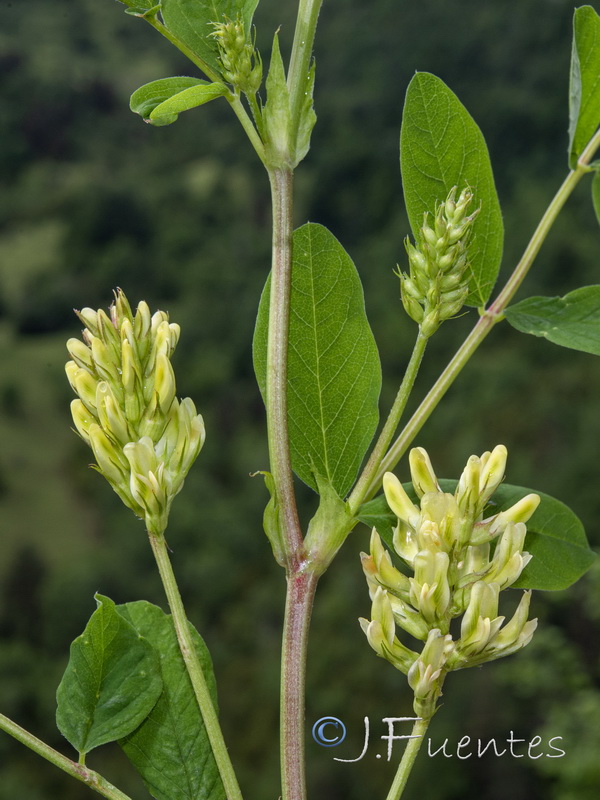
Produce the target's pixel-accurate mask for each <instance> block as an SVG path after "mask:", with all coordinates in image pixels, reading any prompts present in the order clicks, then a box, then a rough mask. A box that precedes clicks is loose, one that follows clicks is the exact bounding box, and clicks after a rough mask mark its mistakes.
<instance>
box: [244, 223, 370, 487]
mask: <svg viewBox="0 0 600 800" xmlns="http://www.w3.org/2000/svg"><path fill="white" fill-rule="evenodd" d="M293 247H294V260H293V268H292V290H291V300H290V303H291V311H290V340H289V354H288V388H289V391H288V417H289V429H290V444H291V453H292V466H293V469H294V471H295V472H296V474H297V475H298V477H300V478H301V479H302V480H303V481H304V482H305V483H307V484H308V485H309V486H312V488H313V489H315V490H316V489H317V483H316V478H315V472H318V473H319V474H320V475H321V476H323V478H324V479H325V480H327V481H328V482H329V483H330V484H331V486H332V487H333V488H334V489H335V491H336V492H337V494H338V495H339V496H340V497H344V496H345V494H346V493H347V491H348V490H349V489H350V487H351V486H352V484H353V482H354V479H355V477H356V474H357V472H358V469H359V467H360V464H361V461H362V459H363V457H364V455H365V452H366V450H367V447H368V446H369V443H370V441H371V439H372V438H373V434H374V433H375V429H376V427H377V420H378V415H379V414H378V408H377V403H378V398H379V391H380V388H381V367H380V365H379V356H378V353H377V346H376V344H375V340H374V338H373V334H372V332H371V329H370V327H369V323H368V321H367V317H366V314H365V306H364V297H363V291H362V286H361V283H360V278H359V277H358V273H357V272H356V268H355V266H354V264H353V263H352V260H351V258H350V256H349V255H348V254H347V253H346V251H345V250H344V249H343V247H342V246H341V244H340V243H339V242H338V241H337V239H336V238H335V237H334V236H333V234H331V233H330V232H329V231H328V230H327V228H324V227H323V226H321V225H315V224H313V223H309V224H307V225H303V226H302V227H301V228H299V229H298V230H297V231H296V232H295V233H294V240H293ZM269 294H270V280H268V281H267V285H266V286H265V290H264V292H263V295H262V298H261V301H260V307H259V310H258V318H257V321H256V331H255V334H254V368H255V371H256V377H257V380H258V385H259V387H260V390H261V392H262V395H263V397H265V396H266V372H267V337H268V326H269Z"/></svg>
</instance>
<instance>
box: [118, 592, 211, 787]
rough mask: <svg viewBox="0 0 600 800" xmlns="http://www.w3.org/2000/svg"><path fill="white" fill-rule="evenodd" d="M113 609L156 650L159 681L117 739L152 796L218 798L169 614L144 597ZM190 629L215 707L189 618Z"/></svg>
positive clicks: (206, 658) (206, 659)
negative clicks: (131, 726) (148, 703)
mask: <svg viewBox="0 0 600 800" xmlns="http://www.w3.org/2000/svg"><path fill="white" fill-rule="evenodd" d="M117 610H118V612H119V613H120V614H121V615H122V617H123V618H124V619H126V620H127V621H128V622H129V623H130V624H131V625H132V626H133V627H134V628H135V630H136V631H138V633H139V634H140V635H141V636H144V637H146V638H147V640H148V641H149V642H150V644H151V645H152V646H153V647H154V648H155V650H156V652H157V653H160V669H161V674H162V681H163V687H164V688H163V693H162V694H161V696H160V698H159V700H158V702H157V703H156V705H155V706H154V708H153V709H152V711H151V713H150V715H149V716H148V717H147V719H145V720H144V722H143V723H142V724H141V725H140V727H139V728H137V730H135V731H134V732H133V733H131V734H130V735H128V736H126V737H125V738H122V739H121V740H120V741H119V744H120V745H121V747H122V748H123V750H124V751H125V754H126V755H127V757H128V758H129V760H130V761H131V762H132V764H133V765H134V766H135V768H136V769H137V770H138V772H139V773H140V775H141V776H142V778H143V779H144V782H145V784H146V786H147V788H148V791H149V792H150V794H151V795H152V796H153V797H155V798H157V800H180V799H181V800H224V798H225V791H224V789H223V785H222V783H221V778H220V776H219V772H218V769H217V765H216V763H215V760H214V756H213V754H212V749H211V746H210V742H209V740H208V734H207V732H206V728H205V726H204V722H203V721H202V715H201V714H200V711H199V709H198V704H197V702H196V697H195V695H194V690H193V689H192V684H191V682H190V679H189V677H188V674H187V670H186V668H185V664H184V661H183V658H182V656H181V652H180V650H179V645H178V643H177V635H176V633H175V628H174V626H173V622H172V619H171V617H170V615H168V614H165V613H164V611H163V610H162V609H160V608H158V606H155V605H152V603H148V602H146V601H145V600H140V601H138V602H135V603H127V604H126V605H122V606H118V609H117ZM190 630H191V632H192V637H193V640H194V645H195V648H196V652H197V654H198V657H199V658H200V663H201V664H202V667H203V671H204V675H205V677H206V680H207V683H208V686H209V690H210V694H211V697H212V699H213V703H214V705H215V707H216V705H217V696H216V685H215V679H214V673H213V669H212V662H211V658H210V654H209V652H208V649H207V647H206V645H205V644H204V642H203V640H202V639H201V637H200V635H199V634H198V632H197V631H196V630H195V628H193V627H192V625H191V624H190Z"/></svg>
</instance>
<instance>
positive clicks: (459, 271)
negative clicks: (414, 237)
mask: <svg viewBox="0 0 600 800" xmlns="http://www.w3.org/2000/svg"><path fill="white" fill-rule="evenodd" d="M472 199H473V193H472V192H471V190H470V189H463V191H462V192H461V193H460V196H459V198H458V200H456V187H454V188H453V189H452V190H451V192H450V194H449V195H448V197H447V198H446V200H445V201H444V202H443V203H440V204H439V206H437V208H436V211H435V215H434V219H433V222H430V218H429V214H428V213H426V214H425V216H424V219H423V226H422V228H421V232H420V234H421V235H420V241H417V242H416V243H415V244H414V245H413V244H411V242H410V239H409V238H408V237H407V238H406V240H405V246H406V252H407V254H408V262H409V266H410V273H409V274H408V275H407V274H406V273H403V272H399V273H398V275H399V277H400V293H401V296H402V304H403V305H404V308H405V310H406V313H407V314H408V315H409V316H410V317H411V318H412V319H414V321H415V322H417V323H418V324H419V325H420V327H421V333H422V334H423V335H424V336H427V337H429V336H431V335H432V334H434V333H435V331H436V330H437V329H438V328H439V326H440V325H441V324H442V322H444V320H446V319H449V318H450V317H452V316H454V315H455V314H457V313H458V312H459V311H460V309H461V308H462V307H463V305H464V303H465V300H466V298H467V295H468V293H469V286H468V284H469V270H468V267H469V261H468V244H469V239H470V238H471V232H472V225H473V221H474V219H475V217H476V216H477V214H478V213H479V209H477V210H476V211H474V212H473V213H472V214H471V215H470V216H467V209H468V207H469V205H470V203H471V201H472Z"/></svg>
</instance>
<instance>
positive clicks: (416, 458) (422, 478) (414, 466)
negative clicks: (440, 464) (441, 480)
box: [408, 447, 440, 497]
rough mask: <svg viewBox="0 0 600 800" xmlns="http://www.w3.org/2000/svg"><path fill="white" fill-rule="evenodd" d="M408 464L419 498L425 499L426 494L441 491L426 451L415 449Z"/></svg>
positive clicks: (419, 448) (410, 454) (409, 457)
mask: <svg viewBox="0 0 600 800" xmlns="http://www.w3.org/2000/svg"><path fill="white" fill-rule="evenodd" d="M408 462H409V465H410V475H411V478H412V484H413V487H414V490H415V492H416V493H417V495H418V496H419V497H423V495H424V494H425V493H426V492H439V491H440V487H439V484H438V480H437V478H436V475H435V472H434V471H433V467H432V466H431V460H430V458H429V454H428V453H427V451H426V450H424V449H423V448H422V447H413V449H412V450H411V451H410V453H409V456H408Z"/></svg>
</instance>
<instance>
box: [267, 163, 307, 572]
mask: <svg viewBox="0 0 600 800" xmlns="http://www.w3.org/2000/svg"><path fill="white" fill-rule="evenodd" d="M269 180H270V182H271V198H272V203H273V255H272V269H271V294H270V301H269V340H268V345H267V392H266V394H267V396H266V408H267V431H268V440H269V458H270V464H271V473H272V475H273V481H274V483H275V493H276V498H277V504H278V507H279V514H280V524H281V528H282V529H281V534H282V544H283V548H284V552H285V554H286V560H287V563H288V565H289V567H290V569H292V570H293V569H294V568H295V567H296V566H297V565H298V563H299V561H300V558H301V551H302V532H301V529H300V522H299V520H298V511H297V509H296V496H295V493H294V480H293V476H292V464H291V457H290V442H289V435H288V414H287V360H288V335H289V327H290V294H291V285H292V234H293V220H292V186H293V173H292V170H290V169H284V168H282V169H273V170H270V171H269Z"/></svg>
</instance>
